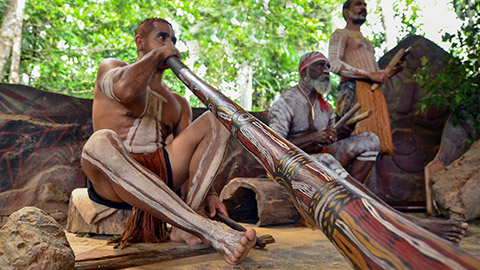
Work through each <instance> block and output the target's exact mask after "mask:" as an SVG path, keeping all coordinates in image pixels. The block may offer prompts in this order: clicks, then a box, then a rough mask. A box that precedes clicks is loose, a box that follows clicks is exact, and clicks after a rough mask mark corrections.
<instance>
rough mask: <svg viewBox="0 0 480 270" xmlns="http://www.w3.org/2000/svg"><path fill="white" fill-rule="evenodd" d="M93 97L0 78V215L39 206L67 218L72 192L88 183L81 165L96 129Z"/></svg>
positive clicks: (53, 215) (59, 216) (56, 216)
mask: <svg viewBox="0 0 480 270" xmlns="http://www.w3.org/2000/svg"><path fill="white" fill-rule="evenodd" d="M91 108H92V101H91V100H87V99H79V98H74V97H70V96H66V95H61V94H55V93H49V92H45V91H41V90H38V89H36V88H32V87H27V86H22V85H11V84H0V137H1V139H0V155H1V159H0V217H1V218H2V220H1V221H2V224H3V223H4V221H5V219H6V217H8V216H9V215H10V214H11V213H13V212H14V211H16V210H18V209H20V208H22V207H24V206H36V207H38V208H41V209H42V210H44V211H46V212H47V213H48V214H49V215H50V216H52V217H54V218H55V219H56V220H57V221H58V222H60V223H62V224H64V223H65V221H66V219H67V212H68V200H69V197H70V193H71V192H72V190H73V189H75V188H77V187H84V186H85V185H86V178H85V175H84V174H83V173H82V171H81V168H80V159H79V158H80V153H81V150H82V147H83V144H84V143H85V141H86V140H87V138H88V137H89V136H90V134H91V133H92V122H91Z"/></svg>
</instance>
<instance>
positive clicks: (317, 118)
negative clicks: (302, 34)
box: [269, 52, 380, 183]
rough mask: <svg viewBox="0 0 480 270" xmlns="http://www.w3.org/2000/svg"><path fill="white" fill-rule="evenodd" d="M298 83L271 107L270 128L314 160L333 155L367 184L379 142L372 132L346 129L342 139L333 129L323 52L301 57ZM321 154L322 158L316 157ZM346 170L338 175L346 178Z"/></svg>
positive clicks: (327, 72) (328, 83)
mask: <svg viewBox="0 0 480 270" xmlns="http://www.w3.org/2000/svg"><path fill="white" fill-rule="evenodd" d="M298 71H299V73H300V81H299V83H298V84H297V85H296V86H294V87H292V88H290V89H288V90H287V91H285V92H284V93H282V94H281V95H280V97H279V99H278V100H276V101H275V102H274V103H273V104H272V108H271V110H270V113H269V123H270V127H271V128H272V129H273V130H274V131H275V132H276V133H277V134H278V135H280V136H282V137H284V138H287V139H288V140H289V141H291V142H292V143H293V144H295V145H297V146H298V147H299V148H301V149H302V150H304V151H305V152H307V153H309V154H312V156H313V157H314V158H315V159H318V158H325V157H327V156H329V155H325V154H322V153H329V154H331V155H332V156H333V157H334V159H336V160H338V161H339V162H340V163H341V165H342V166H343V168H345V169H346V170H347V171H348V172H349V173H350V174H351V175H352V176H353V177H354V178H355V179H357V180H358V181H360V182H362V183H363V182H364V181H365V179H366V178H367V176H368V174H369V173H370V170H371V169H372V167H373V165H374V163H375V160H376V158H377V154H378V149H379V147H380V146H379V141H378V137H377V136H376V135H375V134H373V133H372V132H364V133H361V134H357V135H354V136H349V135H350V133H351V129H348V128H347V127H344V128H343V129H342V132H339V133H343V134H342V135H341V136H340V140H338V139H339V134H337V130H336V129H335V128H334V127H333V125H334V124H335V116H334V111H333V108H332V106H330V104H328V103H327V102H326V101H325V100H324V99H323V95H326V94H327V93H328V92H329V91H330V64H329V62H328V60H327V58H326V57H325V56H324V55H323V54H322V53H320V52H310V53H306V54H304V55H303V56H302V57H301V58H300V62H299V64H298ZM317 154H320V155H317ZM343 168H337V169H336V171H337V174H339V175H340V176H342V177H343V178H345V177H346V175H345V173H343V172H344V169H343Z"/></svg>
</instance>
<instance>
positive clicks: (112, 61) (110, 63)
mask: <svg viewBox="0 0 480 270" xmlns="http://www.w3.org/2000/svg"><path fill="white" fill-rule="evenodd" d="M126 65H127V63H125V62H124V61H122V60H120V59H117V58H105V59H103V60H102V62H100V66H99V69H100V68H109V69H111V68H115V67H121V66H126Z"/></svg>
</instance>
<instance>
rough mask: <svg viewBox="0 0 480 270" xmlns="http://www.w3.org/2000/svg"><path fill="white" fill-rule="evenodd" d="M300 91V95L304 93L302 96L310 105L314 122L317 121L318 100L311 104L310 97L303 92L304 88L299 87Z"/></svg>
mask: <svg viewBox="0 0 480 270" xmlns="http://www.w3.org/2000/svg"><path fill="white" fill-rule="evenodd" d="M299 89H300V93H302V95H303V96H304V97H305V98H306V99H307V102H308V104H310V113H311V114H312V120H315V103H316V102H317V100H316V99H315V100H314V101H313V104H312V102H310V97H309V96H307V94H305V93H304V92H303V88H302V87H300V86H299Z"/></svg>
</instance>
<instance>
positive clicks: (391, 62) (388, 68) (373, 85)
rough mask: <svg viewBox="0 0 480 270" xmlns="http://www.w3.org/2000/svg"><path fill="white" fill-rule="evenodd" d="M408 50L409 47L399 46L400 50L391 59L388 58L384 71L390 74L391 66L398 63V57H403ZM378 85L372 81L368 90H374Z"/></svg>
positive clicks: (409, 49)
mask: <svg viewBox="0 0 480 270" xmlns="http://www.w3.org/2000/svg"><path fill="white" fill-rule="evenodd" d="M410 52H411V47H408V48H407V49H404V48H400V50H398V51H397V53H396V54H395V55H394V56H393V58H392V60H390V63H388V65H387V67H386V68H385V71H386V72H387V73H388V74H390V72H392V70H393V68H394V67H395V66H396V65H397V64H398V62H399V61H400V59H402V58H405V57H406V56H407V55H408V54H409V53H410ZM379 86H380V85H379V84H378V83H374V84H372V88H370V90H372V91H375V90H376V89H377V88H378V87H379Z"/></svg>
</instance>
